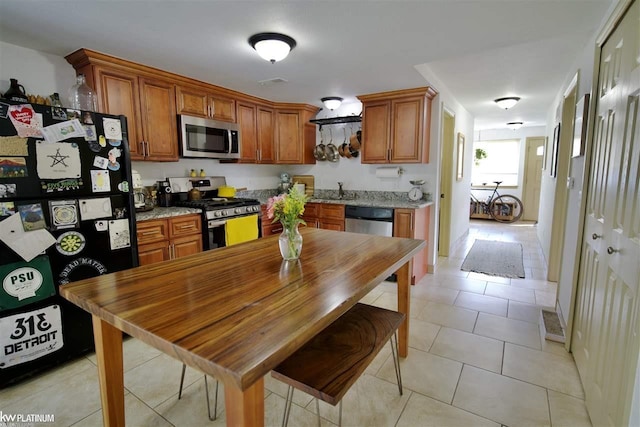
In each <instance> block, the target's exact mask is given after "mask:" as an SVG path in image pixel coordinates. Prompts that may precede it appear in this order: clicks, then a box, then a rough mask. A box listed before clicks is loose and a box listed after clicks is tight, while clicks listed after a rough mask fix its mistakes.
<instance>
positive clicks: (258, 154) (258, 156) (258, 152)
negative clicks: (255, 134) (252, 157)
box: [256, 150, 260, 160]
mask: <svg viewBox="0 0 640 427" xmlns="http://www.w3.org/2000/svg"><path fill="white" fill-rule="evenodd" d="M256 158H257V159H258V160H260V150H256Z"/></svg>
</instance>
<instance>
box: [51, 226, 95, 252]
mask: <svg viewBox="0 0 640 427" xmlns="http://www.w3.org/2000/svg"><path fill="white" fill-rule="evenodd" d="M86 244H87V240H86V239H85V238H84V236H83V235H82V234H80V233H78V232H77V231H67V232H66V233H62V234H61V235H60V236H59V237H58V240H57V241H56V249H57V250H58V252H60V253H61V254H62V255H67V256H72V255H76V254H78V253H80V251H82V250H83V249H84V246H85V245H86Z"/></svg>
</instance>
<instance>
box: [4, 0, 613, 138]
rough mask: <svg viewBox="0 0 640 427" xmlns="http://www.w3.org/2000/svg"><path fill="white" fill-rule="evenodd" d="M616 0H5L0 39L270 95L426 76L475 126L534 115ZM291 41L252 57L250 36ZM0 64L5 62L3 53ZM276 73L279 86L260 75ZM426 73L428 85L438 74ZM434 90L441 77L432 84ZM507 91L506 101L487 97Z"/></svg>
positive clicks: (533, 121) (362, 90)
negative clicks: (99, 55)
mask: <svg viewBox="0 0 640 427" xmlns="http://www.w3.org/2000/svg"><path fill="white" fill-rule="evenodd" d="M611 3H612V0H468V1H463V0H424V1H418V0H416V1H406V0H389V1H373V0H368V1H357V0H354V1H348V0H342V1H325V0H296V1H287V0H281V1H271V0H262V1H244V0H236V1H222V0H209V1H205V0H199V1H194V0H170V1H169V0H155V1H151V0H147V1H142V0H129V1H117V0H115V1H114V0H72V1H59V0H2V1H0V40H2V41H4V42H7V43H11V44H15V45H19V46H24V47H27V48H31V49H36V50H40V51H43V52H47V53H52V54H56V55H60V56H64V55H66V54H68V53H70V52H72V51H74V50H76V49H78V48H80V47H86V48H89V49H93V50H97V51H100V52H104V53H108V54H111V55H114V56H118V57H121V58H125V59H129V60H132V61H135V62H139V63H142V64H146V65H151V66H155V67H157V68H161V69H164V70H168V71H172V72H175V73H178V74H182V75H185V76H189V77H193V78H196V79H199V80H203V81H206V82H210V83H214V84H217V85H220V86H224V87H228V88H231V89H234V90H238V91H240V92H244V93H248V94H251V95H255V96H258V97H261V98H266V99H269V100H272V101H282V102H303V103H309V104H313V105H317V106H321V102H320V98H322V97H324V96H341V97H343V98H345V102H355V101H356V98H355V97H356V95H360V94H367V93H373V92H380V91H387V90H395V89H403V88H411V87H417V86H424V85H426V84H428V82H427V80H426V79H425V77H424V76H436V78H437V81H438V84H441V85H444V86H446V87H447V88H448V89H449V90H450V91H451V93H453V94H454V96H455V97H456V99H457V100H458V101H459V102H460V103H461V104H462V105H463V106H464V107H465V108H466V109H467V110H468V111H469V112H470V113H471V114H472V115H473V116H474V117H475V126H476V129H490V128H503V127H506V126H505V123H506V122H508V121H523V122H524V123H525V126H535V125H544V124H545V120H546V113H547V111H548V109H549V106H550V105H551V103H552V102H553V98H554V96H555V94H556V93H557V92H558V90H560V87H561V85H562V84H563V82H564V80H565V79H566V76H567V75H568V74H569V73H570V72H571V71H572V69H571V67H572V64H573V63H574V62H575V60H576V54H577V53H578V52H579V51H581V49H579V47H581V46H584V45H585V44H586V43H587V41H588V39H589V37H591V36H592V35H593V34H594V32H595V31H596V30H597V29H598V25H599V24H600V22H601V21H602V19H603V17H604V16H605V14H606V11H607V10H608V9H609V6H610V5H611ZM259 32H281V33H284V34H287V35H289V36H291V37H293V38H294V39H296V41H297V47H296V48H295V49H294V50H293V51H292V52H291V54H290V55H289V56H288V57H287V58H286V59H284V60H283V61H281V62H277V63H275V64H271V63H269V62H267V61H264V60H263V59H261V58H260V57H259V56H258V55H257V54H256V52H255V51H254V50H253V49H252V48H251V47H250V46H249V44H248V43H247V39H248V38H249V36H251V35H252V34H255V33H259ZM2 60H3V61H5V60H10V59H7V58H2ZM272 78H282V79H285V80H287V81H286V82H285V83H274V84H260V83H258V82H259V81H261V80H266V79H272ZM431 80H432V84H433V82H435V80H434V79H431ZM433 86H434V87H435V88H436V89H437V88H438V87H437V84H433ZM510 95H516V96H520V97H521V98H522V100H521V101H520V103H519V104H518V105H516V106H515V107H513V108H512V109H510V110H508V111H504V110H500V109H499V108H498V107H497V106H496V105H495V104H494V103H493V102H492V100H493V99H494V98H498V97H502V96H510Z"/></svg>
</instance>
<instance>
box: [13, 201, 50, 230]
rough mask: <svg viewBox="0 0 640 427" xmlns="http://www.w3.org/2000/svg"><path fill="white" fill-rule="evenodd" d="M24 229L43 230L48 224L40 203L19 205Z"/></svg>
mask: <svg viewBox="0 0 640 427" xmlns="http://www.w3.org/2000/svg"><path fill="white" fill-rule="evenodd" d="M18 211H19V212H20V219H21V220H22V227H23V228H24V231H33V230H41V229H43V228H45V227H46V226H47V223H46V222H45V220H44V213H42V205H40V203H32V204H30V205H22V206H18Z"/></svg>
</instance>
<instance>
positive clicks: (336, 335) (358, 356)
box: [271, 303, 406, 426]
mask: <svg viewBox="0 0 640 427" xmlns="http://www.w3.org/2000/svg"><path fill="white" fill-rule="evenodd" d="M405 317H406V316H405V315H404V314H403V313H398V312H395V311H390V310H386V309H383V308H379V307H374V306H371V305H366V304H360V303H358V304H356V305H355V306H354V307H353V308H351V310H349V311H348V312H346V313H345V314H344V315H342V316H341V317H340V318H339V319H338V320H336V321H335V322H333V323H332V324H331V325H329V326H328V327H327V328H325V329H324V330H323V331H322V332H320V333H319V334H318V335H316V336H315V337H314V338H312V339H311V340H310V341H309V342H307V343H306V344H305V345H303V346H302V347H301V348H300V349H298V350H297V351H296V352H295V353H293V354H292V355H291V356H289V357H288V358H287V359H286V360H285V361H284V362H282V363H281V364H280V365H278V366H277V367H276V368H275V369H274V370H273V371H272V372H271V375H272V376H273V377H274V378H276V379H278V380H280V381H282V382H284V383H286V384H288V385H289V389H288V391H287V402H286V405H285V413H284V419H283V426H286V425H287V422H288V419H289V412H290V410H291V401H292V399H293V387H295V388H297V389H299V390H302V391H304V392H305V393H308V394H310V395H312V396H313V397H315V398H316V408H317V409H316V411H317V415H318V425H320V405H319V403H318V400H317V399H320V400H322V401H324V402H327V403H330V404H331V405H334V406H335V405H336V404H337V403H340V418H339V425H341V424H342V397H343V396H344V395H345V393H346V392H347V391H348V390H349V388H350V387H351V386H352V385H353V384H354V383H355V382H356V381H357V380H358V378H359V377H360V375H361V374H362V373H363V372H364V370H365V369H366V368H367V366H369V363H371V361H372V360H373V359H374V358H375V357H376V355H377V354H378V352H379V351H380V349H381V348H382V347H383V346H384V345H385V344H386V343H387V341H389V340H390V339H391V349H392V354H393V360H394V367H395V369H396V379H397V380H398V390H399V392H400V394H401V395H402V378H401V376H400V362H399V360H398V340H397V336H396V331H397V330H398V327H399V326H400V324H401V323H402V322H403V321H404V319H405ZM392 338H394V339H392ZM394 341H395V342H394Z"/></svg>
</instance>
